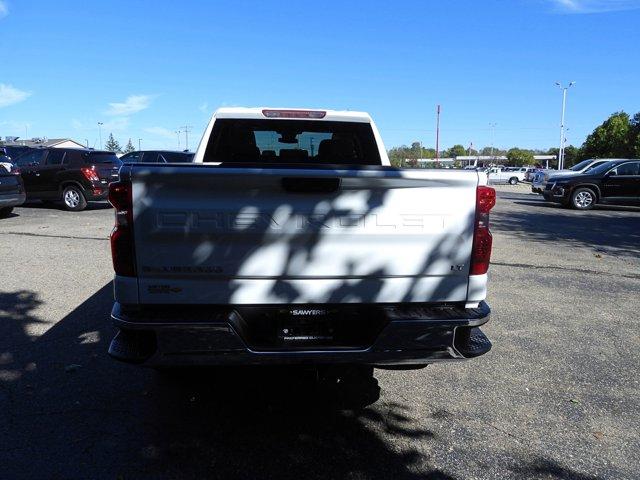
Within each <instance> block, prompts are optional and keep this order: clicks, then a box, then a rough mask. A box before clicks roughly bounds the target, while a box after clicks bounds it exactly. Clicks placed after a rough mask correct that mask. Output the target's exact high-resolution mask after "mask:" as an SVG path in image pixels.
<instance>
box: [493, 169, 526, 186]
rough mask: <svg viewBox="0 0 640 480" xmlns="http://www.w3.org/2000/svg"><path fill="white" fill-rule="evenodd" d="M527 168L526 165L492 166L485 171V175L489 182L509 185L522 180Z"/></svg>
mask: <svg viewBox="0 0 640 480" xmlns="http://www.w3.org/2000/svg"><path fill="white" fill-rule="evenodd" d="M527 170H528V169H527V167H518V168H513V167H512V168H501V167H492V168H490V169H489V171H488V172H487V175H488V177H489V183H508V184H510V185H516V184H517V183H518V182H524V179H525V175H526V174H527Z"/></svg>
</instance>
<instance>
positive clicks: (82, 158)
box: [15, 148, 121, 211]
mask: <svg viewBox="0 0 640 480" xmlns="http://www.w3.org/2000/svg"><path fill="white" fill-rule="evenodd" d="M15 162H16V164H17V165H18V167H19V168H20V172H21V175H22V179H23V180H24V188H25V190H26V193H27V199H28V200H42V201H45V202H56V201H60V200H62V201H63V202H64V206H65V208H67V210H73V211H79V210H83V209H84V208H86V206H87V202H89V201H94V200H106V199H107V195H108V187H109V183H111V182H113V181H115V180H117V179H118V169H119V168H120V165H121V162H120V160H118V157H116V155H115V154H114V153H112V152H103V151H98V150H91V149H75V148H31V149H29V151H27V152H26V153H23V154H22V155H21V156H19V157H18V158H17V159H16V160H15Z"/></svg>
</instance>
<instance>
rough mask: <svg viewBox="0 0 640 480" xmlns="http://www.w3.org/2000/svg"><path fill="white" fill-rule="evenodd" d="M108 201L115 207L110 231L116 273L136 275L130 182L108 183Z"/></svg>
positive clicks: (127, 275)
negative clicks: (112, 225) (113, 223)
mask: <svg viewBox="0 0 640 480" xmlns="http://www.w3.org/2000/svg"><path fill="white" fill-rule="evenodd" d="M109 203H111V205H113V208H114V209H115V216H116V221H115V226H114V227H113V230H112V231H111V257H112V259H113V269H114V270H115V272H116V275H122V276H125V277H135V276H136V256H135V250H134V244H133V201H132V197H131V182H113V183H111V184H110V185H109Z"/></svg>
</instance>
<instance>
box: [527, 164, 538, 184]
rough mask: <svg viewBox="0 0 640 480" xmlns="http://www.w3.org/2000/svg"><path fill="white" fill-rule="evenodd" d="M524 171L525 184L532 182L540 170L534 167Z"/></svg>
mask: <svg viewBox="0 0 640 480" xmlns="http://www.w3.org/2000/svg"><path fill="white" fill-rule="evenodd" d="M525 168H526V170H525V172H524V181H525V182H533V176H534V175H535V174H536V172H538V170H540V169H539V168H534V167H525Z"/></svg>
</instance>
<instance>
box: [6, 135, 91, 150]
mask: <svg viewBox="0 0 640 480" xmlns="http://www.w3.org/2000/svg"><path fill="white" fill-rule="evenodd" d="M2 143H3V144H4V145H19V146H23V147H49V148H86V145H83V144H81V143H79V142H76V141H75V140H71V139H70V138H31V139H21V138H20V137H4V141H3V142H2Z"/></svg>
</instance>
